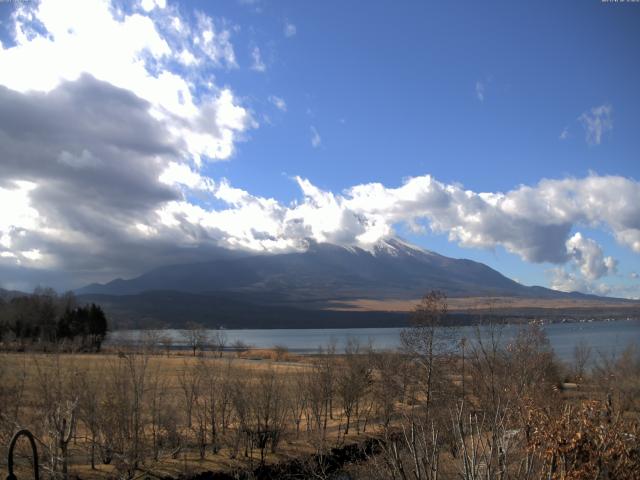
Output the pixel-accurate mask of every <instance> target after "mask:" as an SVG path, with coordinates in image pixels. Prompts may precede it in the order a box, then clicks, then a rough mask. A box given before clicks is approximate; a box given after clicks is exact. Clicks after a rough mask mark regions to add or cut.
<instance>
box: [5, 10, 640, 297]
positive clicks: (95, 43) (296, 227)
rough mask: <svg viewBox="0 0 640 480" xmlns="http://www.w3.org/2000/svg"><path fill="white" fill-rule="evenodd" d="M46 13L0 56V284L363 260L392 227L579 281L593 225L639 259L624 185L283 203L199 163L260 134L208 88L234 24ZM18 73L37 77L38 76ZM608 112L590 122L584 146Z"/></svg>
mask: <svg viewBox="0 0 640 480" xmlns="http://www.w3.org/2000/svg"><path fill="white" fill-rule="evenodd" d="M56 5H57V4H56V3H54V2H50V1H48V0H47V1H43V2H42V3H40V4H37V5H36V4H34V5H31V4H27V3H25V4H24V5H21V6H20V7H19V8H18V9H17V11H16V14H15V15H14V21H15V28H16V31H15V39H14V40H15V43H14V44H12V45H4V46H2V47H0V158H1V159H2V160H1V161H0V200H2V202H3V205H11V208H5V209H3V212H2V215H1V217H0V272H2V271H4V272H12V273H11V275H14V274H15V275H17V276H20V275H21V278H24V279H25V281H27V280H26V279H28V278H29V275H30V274H29V271H28V269H30V268H34V269H47V270H54V271H59V272H65V275H66V277H65V278H69V277H70V276H73V277H74V278H73V280H65V282H71V283H73V282H75V284H76V285H78V284H83V283H87V282H88V281H91V280H105V279H110V278H112V277H113V276H115V275H131V274H135V273H140V272H141V271H144V270H146V269H149V268H151V267H154V266H158V265H162V264H167V263H180V262H187V261H196V260H199V259H203V258H207V257H208V256H209V255H211V253H212V252H213V251H215V249H216V248H218V247H225V248H234V249H246V250H252V251H259V252H265V251H266V252H282V251H289V250H296V249H300V248H303V245H304V244H305V239H308V238H312V239H315V240H317V241H319V242H330V243H337V244H342V245H358V246H361V247H363V248H368V246H370V245H373V244H374V243H376V242H377V241H378V240H380V239H381V238H385V237H387V236H389V235H392V234H393V232H394V230H395V229H396V228H397V226H398V225H399V224H405V225H408V226H409V227H410V228H413V229H414V230H415V231H416V232H420V231H423V230H424V229H425V228H428V229H431V230H432V231H434V232H438V233H445V234H447V235H448V236H449V238H450V240H451V241H453V242H457V243H458V244H459V245H461V246H463V247H469V248H483V249H493V248H496V247H503V248H504V249H506V250H507V251H509V252H511V253H513V254H516V255H518V256H519V257H521V258H522V259H524V260H525V261H527V262H534V263H543V262H549V263H552V264H557V265H564V264H568V265H572V266H574V267H575V268H576V269H577V271H576V272H575V273H572V274H571V275H578V277H576V278H577V279H578V280H579V281H583V280H584V281H588V282H593V281H595V280H598V279H600V278H602V277H604V276H606V275H610V274H612V273H613V272H615V266H616V264H615V260H614V259H613V258H612V257H609V256H605V254H604V252H603V251H602V248H601V247H600V246H599V245H598V244H597V243H596V242H595V241H594V240H592V239H589V238H586V237H584V236H582V234H580V233H575V230H576V229H577V228H580V227H583V226H584V227H589V228H602V229H604V230H606V231H608V232H611V234H612V235H613V236H614V237H615V239H616V240H617V242H618V243H619V244H621V245H623V246H625V247H627V248H629V249H631V250H632V251H634V252H636V253H639V254H640V183H639V182H638V181H636V180H634V179H631V178H625V177H621V176H598V175H595V174H592V175H589V176H587V177H584V178H563V179H545V180H542V181H540V182H539V183H538V184H535V185H521V186H517V187H515V188H513V189H512V190H510V191H507V192H476V191H473V190H469V189H466V188H464V187H462V186H461V185H458V184H448V183H444V182H440V181H438V180H437V179H435V178H434V177H432V176H430V175H423V176H416V177H411V178H407V179H405V180H404V182H403V183H402V184H401V185H400V186H387V185H383V184H381V183H366V184H360V185H354V186H352V187H351V188H349V189H347V190H346V191H343V192H332V191H327V190H323V189H320V188H318V187H317V186H315V185H314V184H313V183H312V181H311V180H309V179H306V178H301V177H296V178H295V182H296V183H297V185H298V186H299V188H300V191H301V196H300V198H299V199H298V200H297V201H294V202H292V203H283V202H281V201H278V200H276V199H274V198H266V197H263V196H258V195H253V194H252V193H251V192H248V191H245V190H242V189H240V188H237V187H236V186H233V185H231V184H230V182H228V181H227V180H225V179H224V178H210V177H208V176H207V175H206V174H205V171H206V169H205V168H204V166H205V165H206V163H207V162H211V161H220V160H227V159H229V158H231V157H232V156H233V153H234V150H235V146H236V144H237V142H239V141H241V140H242V138H243V134H244V133H245V132H246V131H247V130H248V129H251V128H255V127H257V125H256V124H255V122H254V121H253V119H252V116H251V114H250V111H249V109H248V108H247V107H245V106H243V105H242V104H241V103H240V102H239V101H238V99H237V97H236V95H235V94H234V92H233V91H232V90H231V88H230V87H220V86H218V85H216V84H215V83H214V80H212V79H213V78H214V75H213V74H212V72H214V71H215V70H216V69H234V68H241V67H242V66H240V65H239V64H238V60H237V58H236V56H235V50H234V46H233V43H232V40H233V38H232V32H233V30H232V29H231V28H229V27H228V25H227V24H226V23H225V22H224V21H222V20H218V19H213V18H210V17H207V16H205V15H204V14H197V15H196V16H195V19H192V21H188V19H185V18H184V17H182V16H181V14H180V12H179V11H178V10H177V9H175V8H171V7H169V6H164V5H163V3H162V2H146V3H145V4H144V5H143V6H144V8H137V9H136V8H134V9H133V10H132V11H127V12H124V11H121V10H119V8H117V7H114V6H112V5H110V4H109V3H107V2H103V1H98V0H95V1H93V0H92V1H80V2H75V3H74V6H75V8H77V11H76V13H77V14H76V15H71V16H70V15H65V14H63V12H62V11H61V10H60V9H58V8H57V6H56ZM98 60H99V61H98ZM25 64H37V65H39V68H38V74H37V75H35V74H33V73H31V72H28V70H27V69H25V68H20V66H21V65H25ZM246 68H251V66H250V65H247V66H246ZM271 101H272V102H273V103H274V105H275V106H276V107H277V108H279V109H281V110H285V109H286V104H285V102H284V100H282V99H280V98H278V97H271ZM609 113H610V112H606V111H593V112H591V113H590V114H585V115H586V117H585V119H584V123H585V126H586V127H585V128H587V129H588V130H589V131H591V130H592V131H593V135H592V136H593V142H594V143H599V142H600V139H601V136H602V134H603V133H606V131H607V130H608V127H607V121H606V118H604V117H603V115H605V114H606V115H605V117H606V116H607V115H609ZM598 119H599V120H598ZM311 134H312V138H311V142H312V145H313V146H314V147H317V146H320V145H321V139H320V135H319V134H318V132H317V131H316V129H315V128H314V127H311ZM78 252H83V254H82V255H79V254H78ZM16 269H22V270H20V271H21V272H22V273H20V275H18V274H17V273H15V272H16ZM25 269H26V270H25ZM562 272H564V273H565V274H566V275H569V273H567V272H566V271H564V270H562ZM38 275H39V276H40V278H42V272H41V271H38V272H35V273H33V278H35V277H36V276H38ZM3 277H4V278H9V277H10V275H8V274H7V275H3ZM560 280H562V281H563V282H564V283H563V284H567V283H568V281H569V280H571V279H567V278H564V280H563V279H560ZM578 280H577V281H576V282H574V283H575V284H578V283H579V282H578ZM584 288H587V287H584Z"/></svg>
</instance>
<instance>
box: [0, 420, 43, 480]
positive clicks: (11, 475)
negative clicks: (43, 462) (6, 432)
mask: <svg viewBox="0 0 640 480" xmlns="http://www.w3.org/2000/svg"><path fill="white" fill-rule="evenodd" d="M21 435H24V436H25V437H27V438H28V439H29V443H30V444H31V451H32V452H33V478H34V480H40V474H39V472H38V449H37V448H36V441H35V439H34V438H33V434H32V433H31V432H30V431H29V430H26V429H25V430H18V431H17V432H16V433H15V434H14V435H13V437H12V438H11V442H10V443H9V453H8V454H7V466H8V468H9V475H7V480H18V479H17V477H16V475H15V474H14V473H13V449H14V448H15V446H16V442H17V441H18V438H20V436H21Z"/></svg>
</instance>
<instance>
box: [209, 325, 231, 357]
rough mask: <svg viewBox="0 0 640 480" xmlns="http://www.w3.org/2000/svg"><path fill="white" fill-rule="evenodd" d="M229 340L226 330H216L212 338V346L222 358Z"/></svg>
mask: <svg viewBox="0 0 640 480" xmlns="http://www.w3.org/2000/svg"><path fill="white" fill-rule="evenodd" d="M227 342H228V339H227V334H226V333H225V331H224V330H215V331H214V332H213V335H212V336H211V345H212V346H213V349H214V351H215V352H217V354H218V357H220V358H222V353H223V352H224V347H225V346H226V345H227Z"/></svg>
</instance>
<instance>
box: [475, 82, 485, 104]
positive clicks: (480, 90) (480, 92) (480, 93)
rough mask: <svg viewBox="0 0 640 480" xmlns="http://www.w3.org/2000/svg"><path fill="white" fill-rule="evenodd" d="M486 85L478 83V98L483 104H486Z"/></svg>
mask: <svg viewBox="0 0 640 480" xmlns="http://www.w3.org/2000/svg"><path fill="white" fill-rule="evenodd" d="M484 88H485V86H484V83H483V82H481V81H479V80H478V81H477V82H476V98H477V99H478V100H480V101H481V102H484Z"/></svg>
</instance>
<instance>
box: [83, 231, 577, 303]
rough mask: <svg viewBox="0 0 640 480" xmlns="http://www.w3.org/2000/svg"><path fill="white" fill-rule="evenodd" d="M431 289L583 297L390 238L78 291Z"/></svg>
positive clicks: (379, 294)
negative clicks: (531, 284)
mask: <svg viewBox="0 0 640 480" xmlns="http://www.w3.org/2000/svg"><path fill="white" fill-rule="evenodd" d="M432 289H438V290H442V291H444V292H446V294H447V295H448V296H450V297H465V296H475V297H477V296H509V297H510V296H515V297H535V298H567V297H575V296H580V297H582V296H583V295H582V294H577V293H564V292H557V291H554V290H550V289H547V288H543V287H527V286H524V285H521V284H519V283H517V282H515V281H513V280H511V279H509V278H507V277H505V276H504V275H502V274H500V273H499V272H497V271H495V270H493V269H492V268H490V267H488V266H486V265H484V264H482V263H478V262H474V261H471V260H465V259H454V258H449V257H445V256H443V255H439V254H437V253H435V252H431V251H428V250H424V249H421V248H419V247H416V246H414V245H411V244H409V243H406V242H404V241H402V240H400V239H397V238H389V239H386V240H383V241H380V242H378V243H377V244H375V245H374V246H373V247H372V248H371V249H370V250H364V249H362V248H358V247H343V246H339V245H333V244H327V243H315V242H309V245H308V248H307V249H306V250H305V251H303V252H292V253H282V254H271V255H254V256H245V257H239V258H222V259H216V260H212V261H209V262H202V263H192V264H182V265H172V266H167V267H161V268H156V269H154V270H151V271H150V272H147V273H145V274H143V275H141V276H139V277H136V278H133V279H130V280H123V279H117V280H113V281H111V282H109V283H107V284H104V285H101V284H92V285H89V286H87V287H84V288H82V289H80V290H78V292H77V293H79V294H103V295H134V294H140V293H143V292H147V291H161V290H167V291H169V290H170V291H176V292H184V293H192V294H203V293H213V292H215V293H221V292H225V293H227V294H230V295H231V294H235V295H240V297H238V298H241V297H242V298H250V299H253V300H255V301H256V302H258V303H267V304H274V303H275V304H283V303H292V304H296V305H305V304H306V305H313V306H323V302H331V301H336V300H343V299H354V298H366V299H381V298H385V299H410V298H418V297H420V296H421V295H423V294H424V293H425V292H427V291H429V290H432Z"/></svg>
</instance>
